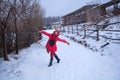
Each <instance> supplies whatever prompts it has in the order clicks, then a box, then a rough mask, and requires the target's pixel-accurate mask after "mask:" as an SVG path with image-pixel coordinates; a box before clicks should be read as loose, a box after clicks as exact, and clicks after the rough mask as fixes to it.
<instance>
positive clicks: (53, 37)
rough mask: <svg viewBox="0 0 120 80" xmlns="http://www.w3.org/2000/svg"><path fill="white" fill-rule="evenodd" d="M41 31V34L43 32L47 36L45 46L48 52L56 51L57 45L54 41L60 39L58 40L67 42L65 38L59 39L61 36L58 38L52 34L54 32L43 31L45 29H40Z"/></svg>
mask: <svg viewBox="0 0 120 80" xmlns="http://www.w3.org/2000/svg"><path fill="white" fill-rule="evenodd" d="M41 33H43V34H45V35H46V36H48V37H49V39H48V41H47V44H46V48H47V50H48V52H56V51H57V46H56V42H57V41H60V42H63V43H67V44H69V43H68V42H67V41H66V40H64V39H61V38H59V37H58V36H54V34H50V33H48V32H45V31H43V30H42V31H41ZM51 40H53V41H54V42H53V44H54V45H52V46H51V44H50V42H51V43H52V41H51Z"/></svg>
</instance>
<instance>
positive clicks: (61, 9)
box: [40, 0, 110, 17]
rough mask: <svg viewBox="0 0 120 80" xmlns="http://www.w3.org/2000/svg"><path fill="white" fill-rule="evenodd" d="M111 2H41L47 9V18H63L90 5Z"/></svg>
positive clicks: (93, 0) (65, 0) (56, 0)
mask: <svg viewBox="0 0 120 80" xmlns="http://www.w3.org/2000/svg"><path fill="white" fill-rule="evenodd" d="M107 1H110V0H41V2H40V4H41V5H42V7H43V8H44V9H45V16H46V17H48V16H63V15H65V14H68V13H70V12H72V11H74V10H77V9H79V8H80V7H82V6H84V5H86V4H88V3H90V2H97V3H103V2H104V3H105V2H107Z"/></svg>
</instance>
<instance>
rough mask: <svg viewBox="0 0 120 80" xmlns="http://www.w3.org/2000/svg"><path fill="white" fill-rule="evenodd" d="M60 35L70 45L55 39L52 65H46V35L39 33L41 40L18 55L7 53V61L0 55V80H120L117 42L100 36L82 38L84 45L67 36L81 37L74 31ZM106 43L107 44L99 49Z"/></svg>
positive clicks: (119, 59)
mask: <svg viewBox="0 0 120 80" xmlns="http://www.w3.org/2000/svg"><path fill="white" fill-rule="evenodd" d="M113 21H115V20H113ZM111 22H112V21H111ZM46 31H47V32H50V33H52V32H53V30H46ZM102 34H104V33H102ZM66 36H69V37H66ZM112 36H115V35H112ZM118 36H120V35H118ZM60 37H61V38H63V39H65V40H67V41H68V42H70V45H66V44H64V43H61V42H57V46H58V51H57V52H56V54H57V55H58V56H59V57H60V59H61V61H60V63H56V60H55V59H54V61H53V66H51V67H48V64H49V59H50V57H49V54H47V52H46V49H45V43H46V41H47V39H48V37H46V36H45V35H43V39H42V40H41V41H39V42H37V43H33V44H32V45H31V46H30V47H28V48H25V49H22V50H20V51H19V55H15V54H10V55H9V58H10V61H3V59H2V58H0V80H120V76H119V75H120V54H119V52H120V47H119V46H120V44H119V43H118V44H116V43H115V42H114V41H111V40H106V39H104V38H102V37H100V41H96V40H95V39H92V38H86V39H84V40H85V41H86V43H87V44H89V46H88V47H85V46H83V45H82V44H80V43H77V42H75V41H73V40H72V39H70V37H75V38H76V39H77V40H83V39H81V38H80V36H77V35H76V34H67V33H62V34H61V35H60ZM107 42H109V45H107V46H105V47H104V48H101V46H102V45H104V44H106V43H107ZM17 57H18V58H17Z"/></svg>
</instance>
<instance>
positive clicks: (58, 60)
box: [55, 54, 60, 63]
mask: <svg viewBox="0 0 120 80" xmlns="http://www.w3.org/2000/svg"><path fill="white" fill-rule="evenodd" d="M55 59H56V60H57V63H59V62H60V59H59V58H58V56H57V55H56V54H55Z"/></svg>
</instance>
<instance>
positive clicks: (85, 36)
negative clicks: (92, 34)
mask: <svg viewBox="0 0 120 80" xmlns="http://www.w3.org/2000/svg"><path fill="white" fill-rule="evenodd" d="M83 26H84V37H83V39H85V38H86V28H85V25H83Z"/></svg>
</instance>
